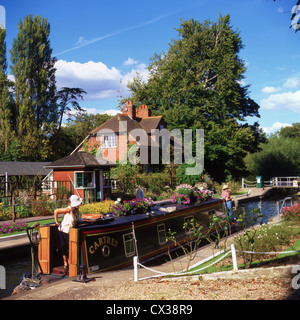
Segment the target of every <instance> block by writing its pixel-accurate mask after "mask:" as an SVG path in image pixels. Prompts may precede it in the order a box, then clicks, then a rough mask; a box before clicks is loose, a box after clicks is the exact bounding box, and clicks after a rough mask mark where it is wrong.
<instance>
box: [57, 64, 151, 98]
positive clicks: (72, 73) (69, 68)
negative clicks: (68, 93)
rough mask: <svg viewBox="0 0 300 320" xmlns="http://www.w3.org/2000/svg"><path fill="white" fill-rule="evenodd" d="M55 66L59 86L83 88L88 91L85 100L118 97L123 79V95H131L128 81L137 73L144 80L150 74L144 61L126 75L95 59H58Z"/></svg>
mask: <svg viewBox="0 0 300 320" xmlns="http://www.w3.org/2000/svg"><path fill="white" fill-rule="evenodd" d="M127 61H128V60H127ZM132 62H133V60H132ZM55 67H56V69H57V71H56V80H57V88H58V89H60V88H61V87H70V88H82V89H83V90H85V91H86V92H87V94H86V95H84V100H106V99H116V98H117V97H118V96H119V95H120V81H121V79H122V96H123V97H126V96H130V95H131V93H130V92H129V90H128V89H127V83H128V81H132V80H133V78H134V77H136V76H137V73H139V74H140V76H141V77H142V79H143V81H147V80H148V75H149V72H148V70H147V66H146V65H145V64H143V63H142V64H138V65H136V66H135V67H134V68H132V69H131V71H129V72H128V73H126V74H124V75H122V73H121V70H119V69H117V68H115V67H112V68H108V67H107V66H106V65H105V64H104V63H102V62H94V61H89V62H86V63H80V62H75V61H71V62H68V61H65V60H58V61H57V62H56V64H55Z"/></svg>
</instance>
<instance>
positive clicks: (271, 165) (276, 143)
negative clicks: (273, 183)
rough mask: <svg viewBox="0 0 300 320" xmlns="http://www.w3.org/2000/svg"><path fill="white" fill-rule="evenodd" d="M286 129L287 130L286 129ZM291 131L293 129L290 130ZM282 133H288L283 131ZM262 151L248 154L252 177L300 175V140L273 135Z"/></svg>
mask: <svg viewBox="0 0 300 320" xmlns="http://www.w3.org/2000/svg"><path fill="white" fill-rule="evenodd" d="M284 129H285V128H284ZM289 130H291V129H289ZM282 132H287V131H285V130H283V131H282ZM260 147H261V151H259V152H257V153H254V154H248V155H247V157H246V158H245V163H246V166H247V169H248V171H249V172H250V174H251V175H253V176H257V175H261V176H263V178H264V179H269V178H272V177H276V176H277V177H280V176H297V175H299V174H300V171H299V168H300V139H299V137H298V138H296V137H293V135H292V133H290V134H285V133H283V134H281V133H280V134H279V135H278V134H273V135H272V136H270V137H269V139H268V141H267V143H266V144H261V145H260Z"/></svg>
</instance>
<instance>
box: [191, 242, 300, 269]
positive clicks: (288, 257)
mask: <svg viewBox="0 0 300 320" xmlns="http://www.w3.org/2000/svg"><path fill="white" fill-rule="evenodd" d="M296 250H300V240H297V241H296V242H295V243H294V244H293V245H292V246H290V247H288V248H285V249H284V250H282V251H281V252H284V251H287V252H288V251H296ZM225 255H226V253H223V254H221V255H219V256H216V257H214V258H212V259H210V260H209V261H206V262H205V263H203V264H201V265H199V266H197V267H195V268H193V269H190V270H189V271H194V274H204V273H213V272H221V271H231V270H233V266H232V262H231V255H230V254H229V257H228V258H227V261H226V259H225V260H224V261H220V262H219V263H217V264H216V265H212V266H210V267H208V268H206V269H204V270H199V269H202V268H204V267H206V266H208V265H210V264H212V263H213V262H215V261H217V260H218V259H220V258H221V257H222V256H225ZM299 256H300V252H294V253H281V254H278V256H276V257H274V258H269V259H265V260H263V261H254V262H252V264H251V268H255V267H256V268H258V267H272V266H281V265H287V264H294V263H295V260H296V259H299ZM297 263H298V261H297ZM247 267H248V264H244V263H240V264H238V268H239V269H246V268H247ZM197 270H199V271H197Z"/></svg>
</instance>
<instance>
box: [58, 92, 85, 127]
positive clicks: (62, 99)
mask: <svg viewBox="0 0 300 320" xmlns="http://www.w3.org/2000/svg"><path fill="white" fill-rule="evenodd" d="M83 93H85V94H86V92H85V91H84V90H83V89H81V88H67V87H63V88H61V89H60V90H59V91H58V93H57V100H58V101H59V103H58V108H59V109H58V116H59V126H58V130H60V128H61V124H62V120H63V116H64V114H65V113H66V111H71V108H70V107H68V105H69V104H71V105H72V107H73V108H74V109H75V110H77V111H84V109H82V108H81V107H80V105H79V103H78V102H77V100H78V99H81V100H83Z"/></svg>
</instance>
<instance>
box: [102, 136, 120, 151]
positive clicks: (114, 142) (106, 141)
mask: <svg viewBox="0 0 300 320" xmlns="http://www.w3.org/2000/svg"><path fill="white" fill-rule="evenodd" d="M101 142H102V144H101V148H104V149H109V148H117V147H118V136H117V135H116V134H115V133H108V134H103V135H102V136H101Z"/></svg>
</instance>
